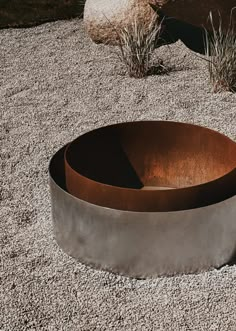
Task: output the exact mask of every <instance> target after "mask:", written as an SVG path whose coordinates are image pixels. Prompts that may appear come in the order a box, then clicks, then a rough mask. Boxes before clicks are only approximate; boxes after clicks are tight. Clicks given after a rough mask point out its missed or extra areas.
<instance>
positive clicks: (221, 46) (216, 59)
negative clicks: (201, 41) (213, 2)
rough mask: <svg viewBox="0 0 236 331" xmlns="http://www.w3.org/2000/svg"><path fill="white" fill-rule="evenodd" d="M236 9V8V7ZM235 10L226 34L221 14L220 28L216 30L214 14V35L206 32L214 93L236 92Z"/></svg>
mask: <svg viewBox="0 0 236 331" xmlns="http://www.w3.org/2000/svg"><path fill="white" fill-rule="evenodd" d="M235 8H236V7H235ZM235 8H233V9H232V11H231V15H230V23H229V27H228V29H227V31H226V32H224V31H223V30H222V21H221V17H220V14H219V26H218V27H217V28H216V27H215V25H214V22H213V17H212V13H210V15H209V19H210V23H211V26H212V33H209V32H207V31H206V46H205V50H206V55H207V58H206V60H207V62H208V71H209V76H210V82H211V84H212V87H213V92H215V93H216V92H223V91H230V92H236V30H235V28H234V24H233V19H232V15H233V10H234V9H235Z"/></svg>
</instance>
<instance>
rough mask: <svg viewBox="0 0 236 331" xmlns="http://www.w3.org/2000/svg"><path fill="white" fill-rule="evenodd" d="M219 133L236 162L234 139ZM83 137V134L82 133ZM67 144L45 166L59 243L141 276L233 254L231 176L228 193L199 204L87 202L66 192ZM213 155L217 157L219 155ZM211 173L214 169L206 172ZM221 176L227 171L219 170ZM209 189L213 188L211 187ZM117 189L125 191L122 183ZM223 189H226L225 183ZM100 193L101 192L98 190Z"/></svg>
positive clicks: (94, 261)
mask: <svg viewBox="0 0 236 331" xmlns="http://www.w3.org/2000/svg"><path fill="white" fill-rule="evenodd" d="M206 130H207V129H206ZM210 131H211V130H210ZM220 136H221V137H222V139H223V140H225V141H226V144H227V143H228V144H229V145H232V147H230V148H232V149H230V153H231V152H233V153H234V155H231V154H230V155H228V156H229V159H230V160H232V164H231V165H233V164H235V165H236V163H233V162H234V160H235V159H234V157H235V147H233V146H235V143H234V142H232V141H231V140H230V139H228V138H226V137H224V136H222V135H220ZM82 137H84V138H83V139H85V138H86V135H84V136H81V138H82ZM186 138H187V136H186ZM219 141H220V138H219ZM219 141H218V142H217V143H219ZM169 144H170V140H169ZM167 145H168V143H167ZM167 145H166V146H167ZM69 146H70V145H67V146H65V147H63V148H62V149H61V150H60V151H58V152H57V153H56V154H55V155H54V156H53V158H52V160H51V162H50V168H49V171H50V188H51V201H52V216H53V224H54V232H55V237H56V240H57V242H58V244H59V245H60V247H61V248H62V249H63V250H64V251H65V252H66V253H68V254H69V255H71V256H73V257H75V258H77V259H78V260H79V261H81V262H83V263H85V264H89V265H92V266H94V267H96V268H100V269H105V270H109V271H112V272H116V273H120V274H123V275H127V276H131V277H141V278H145V277H155V276H158V275H173V274H179V273H180V274H181V273H191V272H199V271H203V270H207V269H210V268H212V267H219V266H221V265H223V264H225V263H227V262H228V261H229V260H230V259H231V258H232V256H233V255H234V254H235V251H236V193H235V191H233V190H232V188H233V187H234V188H235V187H236V181H235V177H234V176H232V177H230V178H231V181H230V182H227V183H228V184H232V185H230V186H229V187H230V190H231V194H230V195H229V197H228V198H226V199H222V201H220V202H217V203H211V204H209V205H205V206H203V207H200V208H197V207H196V208H194V209H183V210H178V211H154V212H153V211H151V212H150V211H142V212H139V211H127V210H118V209H116V208H107V207H105V206H99V205H96V204H91V203H90V202H87V201H85V200H82V199H80V198H77V197H75V196H73V195H72V194H70V193H69V192H68V190H67V187H66V178H65V159H64V156H65V150H66V149H68V147H69ZM192 147H194V146H192ZM205 147H206V144H205ZM205 147H203V148H205ZM225 149H226V147H225ZM141 150H142V149H141ZM225 152H226V150H225ZM226 154H227V152H226ZM80 155H81V154H80ZM218 160H219V162H220V158H219V159H218ZM223 160H224V157H223V156H222V157H221V162H220V163H221V167H220V168H221V170H220V172H221V173H222V172H224V171H223V169H225V167H222V164H224V162H223ZM98 169H99V168H98ZM228 170H229V173H231V172H234V170H235V168H234V170H232V169H231V166H229V168H228ZM148 173H149V172H148ZM137 174H138V172H136V175H137ZM215 175H216V173H214V174H212V175H209V176H210V177H211V176H213V177H214V176H215ZM137 176H138V175H137ZM225 176H227V175H223V177H225ZM144 177H145V176H144ZM144 177H143V178H144ZM121 178H122V176H121ZM143 178H142V180H143ZM136 180H137V178H135V176H134V177H133V179H132V181H131V184H132V185H133V183H134V182H135V184H136V185H140V187H141V185H142V184H141V181H136ZM212 183H214V181H212ZM158 184H159V183H158ZM186 189H190V188H186ZM213 189H214V190H215V187H214V186H213ZM120 190H124V191H126V190H127V188H120ZM223 190H225V191H226V190H227V185H226V186H224V187H223ZM132 191H135V190H132ZM137 191H140V192H142V191H141V190H138V189H137ZM160 191H161V192H162V190H160ZM153 192H156V191H149V193H150V194H152V193H153ZM163 192H164V191H163ZM166 192H167V191H166ZM168 192H176V196H177V195H178V193H179V192H180V190H176V189H174V190H169V191H168ZM100 193H101V195H102V193H103V192H102V191H101V192H100ZM212 193H214V192H213V191H212ZM135 198H136V196H135V197H134V199H135ZM186 198H187V195H186ZM112 199H113V198H112ZM199 201H202V200H201V199H200V200H199ZM165 206H166V205H165ZM170 206H172V205H171V204H170V205H168V208H169V207H170ZM145 208H146V207H145Z"/></svg>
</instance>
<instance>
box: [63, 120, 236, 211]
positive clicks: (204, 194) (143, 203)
mask: <svg viewBox="0 0 236 331" xmlns="http://www.w3.org/2000/svg"><path fill="white" fill-rule="evenodd" d="M134 123H138V125H140V124H141V127H142V124H147V123H153V125H154V128H155V125H156V124H157V128H158V125H160V128H161V130H163V128H164V131H165V126H166V124H167V128H168V124H171V125H172V126H173V128H175V126H176V127H177V129H176V130H177V131H176V132H178V130H180V132H181V131H182V129H184V130H185V129H186V128H187V130H190V132H191V131H192V128H194V130H193V132H198V130H199V129H200V130H203V132H205V134H206V136H208V135H209V136H210V137H216V141H217V140H220V142H221V141H223V142H224V144H225V143H226V146H229V147H230V151H231V149H232V151H234V150H235V151H236V143H235V142H234V141H233V140H231V139H230V138H229V137H227V136H225V135H224V134H221V133H219V132H217V131H215V130H212V129H209V128H206V127H202V126H199V125H194V124H189V123H182V122H173V121H137V122H123V123H118V124H113V125H108V126H104V127H100V128H97V129H95V130H93V131H90V132H87V133H85V134H83V135H81V136H79V137H78V138H77V139H75V140H73V141H72V142H71V143H69V144H68V145H67V146H66V148H65V152H64V164H65V173H66V183H67V188H68V191H69V192H70V193H72V195H75V196H76V197H78V198H79V199H82V200H84V201H87V202H91V203H92V204H95V205H98V206H103V207H108V208H111V209H117V210H128V211H137V212H144V211H146V212H162V211H163V212H167V211H177V210H187V209H195V208H201V207H204V206H207V205H212V204H215V203H218V202H220V201H223V200H226V199H228V198H230V197H232V196H234V195H236V185H234V183H236V167H235V166H233V167H232V169H231V166H232V165H231V163H230V168H227V172H225V173H224V174H223V175H221V176H219V177H217V178H214V177H213V179H211V177H210V178H209V180H208V181H206V182H200V183H199V184H196V185H188V186H180V187H176V188H174V189H173V190H169V189H168V188H167V189H166V188H163V187H162V188H161V189H160V188H159V189H153V190H151V191H150V190H140V188H138V189H137V188H131V187H122V186H119V185H110V184H107V183H104V182H102V181H96V180H94V179H91V178H89V177H88V176H85V175H83V174H81V173H80V171H77V170H76V169H74V168H73V166H72V165H71V164H70V162H71V161H68V152H69V153H70V154H69V155H71V157H73V158H74V156H75V155H76V152H77V145H76V143H77V142H79V140H80V139H81V137H83V136H84V137H85V136H86V135H88V136H89V134H90V133H93V134H94V133H96V132H97V131H99V130H104V131H106V129H109V128H111V129H115V130H116V129H117V128H119V126H120V127H121V130H123V128H122V126H124V130H126V128H127V127H126V126H128V125H133V124H134ZM170 128H171V127H169V128H168V130H169V129H170ZM152 129H153V127H152ZM174 130H175V129H174ZM184 130H183V131H184ZM101 132H102V131H101ZM108 132H109V131H108ZM144 132H145V131H144ZM111 134H112V135H113V131H112V132H111ZM92 137H93V135H92ZM92 139H94V138H92ZM214 139H215V138H214ZM214 139H213V141H214ZM85 141H86V138H85ZM102 144H103V143H102ZM220 145H221V144H220ZM70 147H72V150H71V149H70ZM86 148H87V147H86ZM82 153H83V152H82ZM85 155H86V154H85ZM105 155H109V154H105ZM69 160H73V159H70V156H69ZM233 160H234V159H233ZM74 162H77V161H74ZM72 164H73V162H72ZM233 165H234V161H233ZM235 165H236V162H235ZM74 166H75V167H76V163H75V164H74ZM225 170H226V169H224V171H225ZM115 176H116V175H115Z"/></svg>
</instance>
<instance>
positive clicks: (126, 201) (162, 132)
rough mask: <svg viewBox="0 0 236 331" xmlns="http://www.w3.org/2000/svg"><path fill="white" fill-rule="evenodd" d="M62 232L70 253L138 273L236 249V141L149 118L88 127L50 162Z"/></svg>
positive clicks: (203, 263)
mask: <svg viewBox="0 0 236 331" xmlns="http://www.w3.org/2000/svg"><path fill="white" fill-rule="evenodd" d="M49 171H50V187H51V199H52V215H53V223H54V231H55V236H56V240H57V242H58V244H59V245H60V246H61V247H62V249H63V250H64V251H65V252H67V253H68V254H69V255H71V256H73V257H75V258H78V259H79V260H80V261H81V262H84V263H86V264H90V265H93V266H95V267H97V268H101V269H106V270H110V271H113V272H117V273H121V274H124V275H127V276H132V277H155V276H158V275H172V274H176V273H190V272H198V271H202V270H207V269H209V268H212V267H219V266H221V265H223V264H225V263H227V262H228V261H229V260H230V259H231V258H232V256H233V255H234V254H235V250H236V143H235V142H234V141H232V140H230V139H229V138H228V137H226V136H224V135H222V134H220V133H218V132H215V131H213V130H210V129H207V128H204V127H199V126H196V125H191V124H186V123H177V122H167V121H164V122H162V121H146V122H132V123H121V124H116V125H112V126H107V127H103V128H99V129H96V130H94V131H91V132H88V133H86V134H84V135H82V136H80V137H79V138H77V139H76V140H74V141H73V142H71V143H69V144H67V145H66V146H64V147H63V148H62V149H61V150H60V151H58V152H57V153H56V154H55V155H54V156H53V158H52V160H51V162H50V166H49Z"/></svg>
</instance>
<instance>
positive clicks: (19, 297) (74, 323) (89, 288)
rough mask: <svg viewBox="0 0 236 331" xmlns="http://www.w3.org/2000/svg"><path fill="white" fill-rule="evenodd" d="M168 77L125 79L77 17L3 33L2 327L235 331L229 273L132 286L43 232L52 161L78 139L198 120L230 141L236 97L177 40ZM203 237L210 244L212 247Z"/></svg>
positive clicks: (167, 52) (234, 288)
mask: <svg viewBox="0 0 236 331" xmlns="http://www.w3.org/2000/svg"><path fill="white" fill-rule="evenodd" d="M158 54H160V55H161V56H162V57H163V58H164V59H165V60H166V62H167V63H169V65H171V66H172V67H173V71H172V72H171V73H170V74H169V75H164V76H150V77H148V78H146V79H140V80H136V79H131V78H129V77H127V76H125V75H124V71H123V69H122V66H121V65H120V64H119V61H118V60H117V59H116V58H115V57H114V56H113V55H112V53H111V49H110V48H107V47H105V46H103V45H95V44H93V43H92V42H91V41H90V40H89V38H88V37H87V36H86V34H85V32H84V28H83V22H82V21H81V20H79V19H75V20H71V21H60V22H54V23H47V24H44V25H41V26H38V27H34V28H30V29H21V30H18V29H8V30H1V31H0V115H1V119H0V123H1V130H0V144H1V146H0V147H1V160H0V162H1V168H0V169H1V176H0V190H1V191H0V194H1V195H0V200H1V201H0V220H1V222H0V247H1V254H0V258H1V261H0V330H1V331H7V330H9V331H15V330H16V331H20V330H65V331H73V330H75V331H77V330H88V331H91V330H125V331H128V330H143V331H144V330H167V331H171V330H173V331H182V330H186V331H187V330H207V331H208V330H220V331H227V330H228V331H235V330H236V266H235V265H231V266H225V267H223V268H221V269H219V270H213V271H211V272H206V273H202V274H197V275H184V276H179V277H169V278H164V277H162V278H158V279H155V280H135V279H128V278H125V277H121V276H117V275H113V274H109V273H107V272H102V271H96V270H93V269H91V268H89V267H85V266H84V265H82V264H80V263H78V262H76V261H74V260H73V259H72V258H70V257H68V256H67V255H66V254H64V253H63V252H62V251H61V250H60V249H59V248H58V246H57V244H56V242H55V240H54V238H53V233H52V222H51V205H50V195H49V181H48V163H49V159H50V157H51V156H52V155H53V153H54V152H56V151H57V150H58V149H59V148H60V147H61V146H62V145H64V144H65V143H66V142H69V141H70V140H72V139H74V138H76V137H77V136H78V135H79V134H81V133H82V132H85V131H87V130H91V129H93V128H95V127H98V126H102V125H105V124H110V123H116V122H121V121H127V120H129V121H130V120H141V119H142V120H143V119H156V120H157V119H164V120H176V121H184V122H190V123H197V124H201V125H204V126H208V127H210V128H213V129H217V130H219V131H220V132H223V133H225V134H226V135H228V136H229V137H231V138H232V139H234V140H236V95H233V94H232V93H223V94H213V93H212V92H211V90H210V86H209V84H208V78H207V71H206V63H205V62H204V61H201V60H200V59H199V58H198V57H197V56H196V55H195V54H193V53H192V52H190V51H189V50H187V49H186V48H185V47H184V46H183V45H182V44H180V43H177V44H175V45H172V46H170V47H163V48H161V49H160V50H159V51H158V50H156V51H155V56H158ZM209 240H210V238H209Z"/></svg>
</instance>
